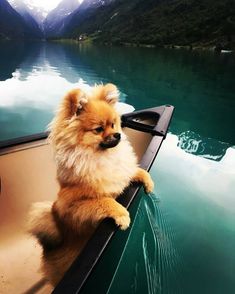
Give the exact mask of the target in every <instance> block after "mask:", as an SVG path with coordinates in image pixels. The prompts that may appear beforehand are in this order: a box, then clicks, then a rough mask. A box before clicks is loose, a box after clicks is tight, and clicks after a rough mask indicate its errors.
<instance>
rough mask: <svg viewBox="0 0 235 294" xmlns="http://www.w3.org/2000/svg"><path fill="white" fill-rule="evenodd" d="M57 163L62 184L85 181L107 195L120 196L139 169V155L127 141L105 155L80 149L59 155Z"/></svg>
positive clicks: (108, 150)
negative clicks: (137, 155) (137, 156)
mask: <svg viewBox="0 0 235 294" xmlns="http://www.w3.org/2000/svg"><path fill="white" fill-rule="evenodd" d="M62 154H63V155H62ZM56 161H57V165H58V179H59V180H60V181H62V182H68V181H69V182H73V183H79V182H80V183H81V182H82V183H85V184H86V185H87V186H89V187H92V189H93V190H95V189H97V190H99V192H100V193H102V194H105V195H107V196H108V195H116V196H117V195H119V194H120V193H121V192H122V191H123V190H124V189H125V188H126V187H127V186H128V185H129V183H130V181H131V179H132V178H133V176H134V175H135V173H136V171H137V167H138V166H137V159H136V155H135V154H134V152H133V149H132V147H131V145H130V143H129V142H128V141H127V140H123V141H121V142H120V143H119V145H118V146H116V147H115V148H110V149H107V150H104V151H103V152H94V151H93V150H91V149H84V148H82V147H80V146H78V147H77V148H76V149H75V150H68V151H66V152H61V155H59V154H57V155H56Z"/></svg>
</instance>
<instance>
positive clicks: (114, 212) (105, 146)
mask: <svg viewBox="0 0 235 294" xmlns="http://www.w3.org/2000/svg"><path fill="white" fill-rule="evenodd" d="M118 98H119V92H118V90H117V88H116V86H114V85H113V84H107V85H99V86H95V87H93V88H91V91H90V93H85V92H83V91H82V90H81V89H75V90H72V91H70V92H69V93H68V94H67V95H66V96H65V97H64V99H63V101H62V104H61V106H60V109H59V111H58V113H57V115H56V116H55V118H54V120H53V121H52V123H51V133H50V138H49V139H50V141H51V144H52V146H53V149H54V154H55V161H56V165H57V179H58V182H59V185H60V191H59V193H58V198H57V200H56V201H55V202H54V203H53V204H51V203H48V202H45V203H37V204H35V205H34V207H33V208H32V210H31V213H30V221H29V223H30V226H29V231H30V232H31V233H32V234H33V235H35V236H36V237H37V238H38V240H39V242H40V243H41V245H42V246H43V260H42V261H43V262H42V268H43V272H44V274H45V277H46V278H47V279H48V280H49V282H50V283H51V284H52V285H54V286H55V285H56V284H57V283H58V282H59V281H60V279H61V278H62V277H63V275H64V273H65V271H66V270H67V269H68V268H69V266H70V265H71V263H72V261H73V260H74V259H75V257H76V256H77V255H78V254H79V252H80V251H81V250H82V248H83V247H84V245H85V244H86V242H87V240H88V239H89V238H90V236H91V234H92V233H93V232H94V229H95V228H96V227H97V225H98V224H99V223H100V222H101V221H102V220H103V219H104V218H107V217H109V218H112V219H114V221H115V223H116V224H117V225H118V226H119V227H120V228H121V229H122V230H125V229H127V228H128V226H129V224H130V217H129V213H128V211H127V210H126V208H124V207H123V206H122V205H121V204H119V203H118V202H117V201H116V200H115V199H116V198H117V196H118V195H120V194H121V193H122V192H123V190H124V189H125V188H126V187H127V186H128V185H129V184H130V182H132V181H138V182H142V183H143V184H144V187H145V190H146V192H147V193H149V192H151V191H152V190H153V187H154V184H153V181H152V179H151V177H150V175H149V174H148V173H147V172H146V171H145V170H143V169H141V168H139V167H138V164H137V158H136V155H135V154H134V152H133V149H132V147H131V145H130V143H129V142H128V140H127V138H126V137H125V135H124V133H123V132H122V129H121V123H120V117H119V115H118V114H117V112H116V111H115V109H114V105H115V103H116V102H117V101H118Z"/></svg>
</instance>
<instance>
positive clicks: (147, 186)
mask: <svg viewBox="0 0 235 294" xmlns="http://www.w3.org/2000/svg"><path fill="white" fill-rule="evenodd" d="M147 175H148V176H146V178H145V181H144V182H143V184H144V190H145V193H147V194H149V193H152V192H153V190H154V182H153V180H152V178H151V176H150V174H149V173H147Z"/></svg>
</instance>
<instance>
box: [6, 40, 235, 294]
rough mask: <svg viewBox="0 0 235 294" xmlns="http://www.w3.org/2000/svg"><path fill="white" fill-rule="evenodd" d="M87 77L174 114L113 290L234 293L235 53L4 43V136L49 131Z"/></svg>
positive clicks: (127, 98)
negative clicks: (66, 96)
mask: <svg viewBox="0 0 235 294" xmlns="http://www.w3.org/2000/svg"><path fill="white" fill-rule="evenodd" d="M80 78H82V79H83V80H85V81H87V82H88V83H90V84H93V83H99V82H103V83H105V82H113V83H115V84H116V85H117V86H118V87H119V89H120V91H121V99H122V101H125V102H126V103H129V104H132V105H133V106H134V107H135V108H136V109H142V108H147V107H153V106H158V105H161V104H172V105H174V106H175V108H176V109H175V114H174V118H173V120H172V123H171V127H170V132H169V134H168V136H167V138H166V140H165V142H164V144H163V146H162V148H161V150H160V152H159V155H158V157H157V159H156V161H155V164H154V166H153V167H152V170H151V174H152V177H153V178H154V181H155V183H156V188H155V191H154V195H152V197H151V198H145V197H143V198H142V199H141V200H140V204H139V207H138V212H137V216H136V219H135V220H133V222H134V224H135V225H134V226H133V227H132V231H131V234H132V238H131V239H130V242H129V243H128V246H127V248H126V251H125V254H124V256H123V259H122V261H121V263H120V265H119V266H120V269H121V273H123V276H120V274H116V275H115V279H114V280H113V281H112V285H110V287H109V293H115V292H114V289H116V288H117V287H116V286H115V285H120V284H121V282H122V279H124V280H125V283H123V285H124V286H126V289H127V288H128V287H129V288H128V289H129V290H128V292H126V293H127V294H129V293H139V294H142V293H144V292H143V291H144V290H143V287H144V286H143V285H146V287H144V289H148V290H145V291H147V292H148V293H185V294H188V293H206V294H207V293H208V294H210V293H218V294H219V293H221V294H224V293H226V294H227V293H228V294H230V293H235V148H234V146H235V131H234V126H235V116H234V111H235V56H234V55H231V54H224V55H216V54H214V53H211V52H189V51H184V50H157V49H145V48H121V47H94V46H78V45H60V44H47V43H31V44H20V43H18V44H12V43H5V44H1V45H0V140H6V139H9V138H14V137H18V136H22V135H27V134H32V133H36V132H41V131H43V130H45V127H46V125H47V124H48V122H49V121H50V120H51V118H52V116H53V112H54V110H55V107H56V106H57V104H58V102H59V100H60V99H61V97H62V96H63V95H64V93H65V92H66V91H67V90H69V89H71V88H73V87H75V86H76V83H77V82H78V80H79V79H80ZM151 230H152V232H153V233H152V235H151V234H150V233H149V232H150V231H151ZM139 232H141V234H139ZM120 233H123V232H120ZM149 236H152V237H149ZM152 239H153V240H152ZM154 242H155V243H154ZM153 244H155V246H153ZM128 264H129V266H128ZM131 265H132V267H131ZM130 268H132V272H131V274H127V272H128V273H130V271H131V269H130ZM133 268H134V270H133ZM125 271H126V273H125ZM147 292H146V293H147ZM122 293H125V292H124V290H122Z"/></svg>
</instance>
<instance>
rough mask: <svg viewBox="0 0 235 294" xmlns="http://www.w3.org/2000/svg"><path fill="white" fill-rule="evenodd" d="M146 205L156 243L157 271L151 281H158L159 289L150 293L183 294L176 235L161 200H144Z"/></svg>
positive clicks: (152, 274) (151, 197) (151, 275)
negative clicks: (175, 242)
mask: <svg viewBox="0 0 235 294" xmlns="http://www.w3.org/2000/svg"><path fill="white" fill-rule="evenodd" d="M153 197H154V198H153ZM144 205H145V210H146V213H147V217H148V221H149V224H150V226H151V229H152V233H153V236H154V239H155V241H156V244H155V251H156V260H155V262H154V263H155V270H152V272H151V273H150V277H149V280H151V281H153V282H155V280H157V281H158V284H157V288H158V289H159V292H156V291H155V290H153V291H151V292H149V293H154V294H155V293H182V287H181V286H182V285H181V278H180V272H181V270H180V269H181V266H182V263H181V258H180V256H179V253H178V252H177V251H176V249H175V247H174V233H173V230H172V227H171V226H170V225H169V224H168V222H167V219H166V218H165V217H164V213H163V212H162V211H161V209H160V205H159V200H158V199H157V198H156V196H150V198H149V199H144ZM143 242H144V238H143ZM143 249H144V248H143ZM154 259H155V258H154ZM146 262H148V261H146ZM154 263H153V265H154ZM156 266H157V268H156ZM151 289H153V288H151ZM155 289H156V288H155Z"/></svg>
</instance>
